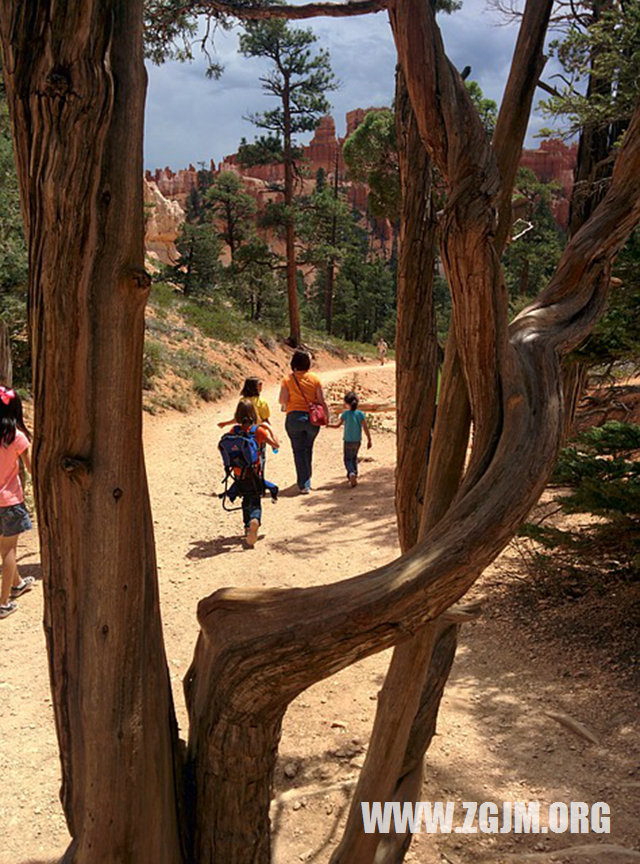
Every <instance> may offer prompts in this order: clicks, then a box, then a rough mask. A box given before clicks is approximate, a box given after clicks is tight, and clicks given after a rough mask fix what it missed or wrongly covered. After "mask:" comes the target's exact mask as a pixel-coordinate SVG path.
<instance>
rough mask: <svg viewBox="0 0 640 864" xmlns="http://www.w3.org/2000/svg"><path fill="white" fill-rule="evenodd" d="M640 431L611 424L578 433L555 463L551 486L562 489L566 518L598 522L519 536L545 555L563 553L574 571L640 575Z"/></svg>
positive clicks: (529, 530)
mask: <svg viewBox="0 0 640 864" xmlns="http://www.w3.org/2000/svg"><path fill="white" fill-rule="evenodd" d="M639 451H640V427H639V426H637V425H635V424H633V423H620V422H618V421H611V422H609V423H605V424H604V425H603V426H600V427H594V428H592V429H589V430H587V431H586V432H582V433H580V434H579V435H578V436H577V438H576V440H575V441H574V442H572V443H571V444H570V446H568V447H565V448H564V449H563V450H562V452H561V453H560V456H559V458H558V463H557V466H556V469H555V472H554V476H553V481H554V482H555V483H557V484H559V485H560V486H562V487H563V491H562V492H560V493H559V494H558V495H557V496H556V499H555V500H556V501H557V503H558V504H559V505H560V508H561V509H562V511H563V512H564V513H566V514H572V513H574V514H575V513H586V514H593V515H594V516H598V517H600V519H599V520H597V521H594V522H593V523H590V524H589V525H587V526H584V525H582V526H580V527H578V528H573V529H561V528H556V527H550V526H547V525H544V524H535V525H534V524H529V523H527V524H525V525H523V526H522V528H521V530H520V535H521V536H525V537H530V538H532V539H533V540H536V541H537V542H538V543H540V544H541V545H542V546H543V547H544V548H546V549H548V550H559V551H560V550H561V551H562V553H563V554H564V563H565V565H566V564H567V555H569V557H570V559H571V561H570V562H569V563H570V564H571V566H572V569H574V570H576V571H580V570H581V569H582V568H585V569H586V568H594V567H595V568H598V569H601V570H602V572H603V573H604V572H606V570H607V569H611V568H612V567H614V568H615V570H616V573H617V575H623V576H626V577H629V578H637V576H638V575H639V574H640V529H639V528H638V524H639V517H640V462H638V459H637V454H638V452H639Z"/></svg>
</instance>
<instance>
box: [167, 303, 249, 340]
mask: <svg viewBox="0 0 640 864" xmlns="http://www.w3.org/2000/svg"><path fill="white" fill-rule="evenodd" d="M180 311H181V313H182V315H183V316H184V318H185V319H186V320H187V321H188V322H189V323H190V324H192V325H193V326H194V327H197V328H198V330H200V332H201V333H202V334H203V335H204V336H208V337H209V338H210V339H218V340H219V341H221V342H232V343H238V342H241V341H242V340H243V339H244V338H247V337H249V338H255V337H256V336H257V335H258V330H257V329H256V327H255V326H254V325H253V324H250V323H249V322H248V321H246V320H245V319H244V318H243V317H242V315H241V314H240V313H239V312H238V310H237V309H235V307H234V306H232V305H231V303H220V302H217V303H210V302H207V301H206V300H203V301H197V300H185V301H183V302H182V304H181V306H180Z"/></svg>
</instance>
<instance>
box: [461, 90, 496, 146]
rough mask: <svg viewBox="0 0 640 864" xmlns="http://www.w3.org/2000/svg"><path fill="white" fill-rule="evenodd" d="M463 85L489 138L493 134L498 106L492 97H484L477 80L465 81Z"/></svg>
mask: <svg viewBox="0 0 640 864" xmlns="http://www.w3.org/2000/svg"><path fill="white" fill-rule="evenodd" d="M464 86H465V87H466V88H467V92H468V94H469V96H471V101H472V102H473V104H474V105H475V107H476V109H477V111H478V114H479V115H480V119H481V120H482V125H483V126H484V128H485V131H486V133H487V135H488V136H489V138H491V136H492V135H493V131H494V129H495V128H496V120H497V119H498V106H497V104H496V103H495V102H494V101H493V99H486V98H485V95H484V93H483V92H482V88H481V87H480V85H479V84H478V82H477V81H465V82H464Z"/></svg>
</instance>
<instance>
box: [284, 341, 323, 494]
mask: <svg viewBox="0 0 640 864" xmlns="http://www.w3.org/2000/svg"><path fill="white" fill-rule="evenodd" d="M310 366H311V357H310V356H309V354H307V352H306V351H299V350H298V351H294V352H293V357H292V358H291V375H287V377H286V378H283V379H282V386H281V388H280V405H281V406H282V410H283V411H286V412H287V419H286V420H285V424H284V426H285V429H286V430H287V435H288V436H289V438H290V439H291V448H292V450H293V460H294V462H295V465H296V480H297V483H298V489H299V490H300V494H301V495H308V494H309V490H310V489H311V474H312V460H313V442H314V441H315V440H316V435H317V434H318V432H319V430H320V427H319V426H314V425H312V423H311V421H310V420H309V403H310V402H319V403H320V404H321V405H323V406H324V409H325V411H326V413H327V417H328V416H329V409H328V408H327V403H326V402H325V400H324V393H323V392H322V385H321V383H320V379H319V378H318V376H317V375H316V374H314V373H313V372H309V368H310Z"/></svg>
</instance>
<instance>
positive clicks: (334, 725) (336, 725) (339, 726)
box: [331, 720, 347, 729]
mask: <svg viewBox="0 0 640 864" xmlns="http://www.w3.org/2000/svg"><path fill="white" fill-rule="evenodd" d="M331 728H332V729H346V728H347V724H346V723H344V722H343V721H342V720H334V721H333V723H332V724H331Z"/></svg>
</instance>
